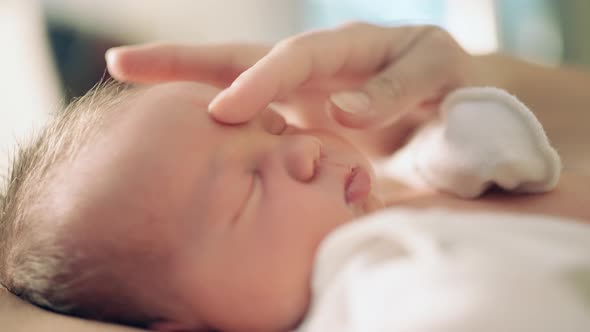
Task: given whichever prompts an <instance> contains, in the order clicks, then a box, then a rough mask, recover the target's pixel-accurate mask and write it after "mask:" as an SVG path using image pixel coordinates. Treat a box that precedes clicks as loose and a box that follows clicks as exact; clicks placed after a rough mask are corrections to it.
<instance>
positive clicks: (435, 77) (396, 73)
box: [328, 55, 444, 128]
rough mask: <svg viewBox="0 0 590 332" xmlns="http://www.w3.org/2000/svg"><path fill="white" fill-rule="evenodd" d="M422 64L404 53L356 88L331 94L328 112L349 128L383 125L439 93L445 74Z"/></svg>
mask: <svg viewBox="0 0 590 332" xmlns="http://www.w3.org/2000/svg"><path fill="white" fill-rule="evenodd" d="M424 67H425V66H424V65H423V64H422V63H419V62H417V61H416V59H411V55H408V56H406V57H405V58H404V59H402V60H401V61H399V62H397V63H394V64H392V65H390V66H389V67H388V68H386V69H385V70H383V71H382V72H380V73H379V74H377V75H376V76H374V77H372V78H371V79H369V80H368V81H367V82H365V84H364V85H362V86H361V87H360V88H359V89H358V90H347V91H339V92H336V93H333V94H331V95H330V98H329V99H330V102H329V103H328V108H329V112H330V113H331V115H332V117H333V118H334V119H335V120H336V121H338V122H339V123H340V124H342V125H343V126H346V127H352V128H368V127H381V128H383V127H385V126H388V125H390V124H392V123H393V122H395V121H397V120H398V119H399V118H400V117H402V116H403V115H404V114H406V113H407V112H408V111H411V110H412V109H413V108H415V107H417V106H418V105H419V104H421V103H422V102H423V101H425V100H429V99H434V98H437V97H439V96H437V94H440V93H441V92H442V87H443V86H444V81H443V80H442V79H444V75H441V73H436V74H433V73H432V71H429V70H426V69H425V68H424Z"/></svg>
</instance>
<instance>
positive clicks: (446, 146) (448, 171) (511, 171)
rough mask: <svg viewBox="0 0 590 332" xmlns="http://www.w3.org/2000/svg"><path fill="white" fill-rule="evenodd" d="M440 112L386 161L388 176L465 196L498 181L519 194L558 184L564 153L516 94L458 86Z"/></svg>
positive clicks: (479, 191) (413, 184)
mask: <svg viewBox="0 0 590 332" xmlns="http://www.w3.org/2000/svg"><path fill="white" fill-rule="evenodd" d="M440 113H441V116H440V119H439V120H437V121H433V122H431V123H429V124H428V125H426V126H425V127H423V128H422V129H421V130H420V131H418V132H417V134H416V135H415V136H414V137H413V138H412V140H411V141H410V142H409V143H408V144H407V145H406V146H405V147H404V148H403V149H402V150H400V151H399V152H398V153H396V155H395V156H393V158H391V159H390V160H388V161H386V162H385V163H384V164H383V165H381V167H380V170H381V171H382V172H383V174H384V175H385V176H389V177H393V178H396V179H397V180H399V181H402V182H404V183H407V184H409V185H411V186H427V187H434V188H437V189H439V190H442V191H447V192H451V193H454V194H456V195H458V196H461V197H465V198H473V197H476V196H479V195H480V194H482V193H483V192H484V191H485V190H486V189H487V188H488V187H489V186H491V185H493V184H496V185H498V186H500V187H502V188H504V189H507V190H512V191H519V192H544V191H548V190H550V189H553V188H554V187H555V185H556V184H557V181H558V179H559V173H560V171H561V162H560V159H559V156H558V154H557V153H556V152H555V150H554V149H553V148H552V147H551V145H550V144H549V141H548V139H547V136H546V135H545V132H544V130H543V128H542V127H541V124H540V123H539V121H537V119H536V118H535V116H534V115H533V113H531V111H529V109H528V108H527V107H526V106H525V105H524V104H522V103H521V102H520V101H519V100H518V99H517V98H516V97H514V96H512V95H510V94H509V93H507V92H506V91H504V90H501V89H497V88H492V87H486V88H465V89H459V90H457V91H455V92H453V93H451V94H450V95H449V96H448V97H447V98H446V99H445V100H444V102H443V103H442V105H441V112H440Z"/></svg>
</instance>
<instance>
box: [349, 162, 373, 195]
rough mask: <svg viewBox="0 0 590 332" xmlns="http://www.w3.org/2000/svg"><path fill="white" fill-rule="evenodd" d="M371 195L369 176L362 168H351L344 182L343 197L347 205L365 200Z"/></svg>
mask: <svg viewBox="0 0 590 332" xmlns="http://www.w3.org/2000/svg"><path fill="white" fill-rule="evenodd" d="M370 193H371V176H370V175H369V173H368V172H367V171H366V170H365V169H364V168H362V167H359V166H356V167H353V168H352V169H351V171H350V173H349V174H348V176H347V177H346V180H345V182H344V197H345V200H346V203H347V204H357V203H359V202H362V201H364V200H366V199H367V198H368V197H369V194H370Z"/></svg>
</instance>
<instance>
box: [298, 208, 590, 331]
mask: <svg viewBox="0 0 590 332" xmlns="http://www.w3.org/2000/svg"><path fill="white" fill-rule="evenodd" d="M312 287H313V301H312V307H311V310H310V312H309V314H308V316H307V318H306V320H305V322H304V324H303V325H302V326H301V328H300V329H298V332H325V331H338V332H357V331H358V332H361V331H362V332H366V331H371V332H385V331H387V332H474V331H477V332H498V331H502V332H527V331H531V332H533V331H534V332H556V331H568V332H587V331H590V228H589V227H587V226H585V225H583V224H577V223H574V222H571V221H567V220H563V219H556V218H549V217H543V216H524V215H522V216H516V215H509V214H491V213H457V212H451V211H445V210H428V211H413V210H401V209H387V210H383V211H381V212H379V213H377V214H374V215H371V216H368V217H365V218H364V219H362V220H359V221H356V222H354V223H352V224H348V225H347V226H344V227H342V228H340V229H338V230H336V231H335V232H333V233H332V234H331V235H330V236H329V237H328V238H327V239H326V240H325V241H324V242H323V243H322V245H321V247H320V250H319V254H318V257H317V261H316V270H315V274H314V277H313V285H312Z"/></svg>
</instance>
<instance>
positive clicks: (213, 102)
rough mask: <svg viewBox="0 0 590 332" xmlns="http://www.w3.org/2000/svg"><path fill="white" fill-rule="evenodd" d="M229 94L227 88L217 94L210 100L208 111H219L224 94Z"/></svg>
mask: <svg viewBox="0 0 590 332" xmlns="http://www.w3.org/2000/svg"><path fill="white" fill-rule="evenodd" d="M226 94H227V89H225V90H223V91H221V92H220V93H218V94H217V96H215V97H214V98H213V100H211V101H210V102H209V106H208V107H207V111H208V112H209V113H216V112H218V108H219V102H220V101H221V100H222V99H223V96H225V95H226Z"/></svg>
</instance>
